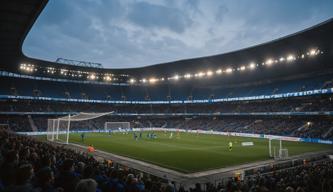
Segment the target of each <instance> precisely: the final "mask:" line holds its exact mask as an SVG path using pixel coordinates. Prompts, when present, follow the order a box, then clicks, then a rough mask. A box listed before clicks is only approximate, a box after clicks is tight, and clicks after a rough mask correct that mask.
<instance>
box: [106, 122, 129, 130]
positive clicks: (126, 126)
mask: <svg viewBox="0 0 333 192" xmlns="http://www.w3.org/2000/svg"><path fill="white" fill-rule="evenodd" d="M111 124H113V125H121V126H120V127H119V126H114V127H113V128H109V126H108V125H111ZM123 125H124V126H123ZM119 128H121V129H130V128H131V123H130V122H128V121H122V122H120V121H119V122H113V121H110V122H105V123H104V130H105V131H109V130H111V129H112V130H119Z"/></svg>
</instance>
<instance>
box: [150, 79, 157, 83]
mask: <svg viewBox="0 0 333 192" xmlns="http://www.w3.org/2000/svg"><path fill="white" fill-rule="evenodd" d="M157 81H158V79H155V78H150V79H149V83H155V82H157Z"/></svg>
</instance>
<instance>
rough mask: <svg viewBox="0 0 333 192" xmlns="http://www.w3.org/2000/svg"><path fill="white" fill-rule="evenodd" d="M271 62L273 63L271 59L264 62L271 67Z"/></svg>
mask: <svg viewBox="0 0 333 192" xmlns="http://www.w3.org/2000/svg"><path fill="white" fill-rule="evenodd" d="M273 62H274V61H273V59H267V60H266V62H265V64H266V65H272V64H273Z"/></svg>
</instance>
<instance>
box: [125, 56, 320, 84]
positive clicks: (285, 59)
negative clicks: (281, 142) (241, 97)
mask: <svg viewBox="0 0 333 192" xmlns="http://www.w3.org/2000/svg"><path fill="white" fill-rule="evenodd" d="M322 53H323V52H322V51H320V50H319V49H311V50H309V51H308V52H307V53H306V54H302V55H300V56H298V57H297V56H295V55H293V54H289V55H287V56H286V57H280V58H278V59H273V58H269V59H267V60H266V61H265V62H263V63H261V64H260V63H254V62H251V63H250V64H248V65H242V66H240V67H237V68H232V67H229V68H225V69H217V70H215V71H212V70H208V71H206V72H204V71H201V72H198V73H194V74H193V73H186V74H184V75H178V74H177V75H174V76H172V77H168V78H154V77H153V78H149V79H147V78H143V79H141V80H139V82H141V83H151V84H154V83H156V82H159V81H165V80H166V79H167V80H174V81H177V80H180V79H192V78H203V77H211V76H213V75H222V74H230V73H232V72H234V71H245V70H254V69H255V68H257V67H259V66H261V65H262V66H265V65H266V66H271V65H273V64H276V63H279V62H281V63H282V62H287V63H290V62H293V61H295V60H297V59H304V58H305V57H306V56H309V57H313V56H316V55H318V54H322ZM129 83H131V84H134V83H136V80H135V79H130V81H129Z"/></svg>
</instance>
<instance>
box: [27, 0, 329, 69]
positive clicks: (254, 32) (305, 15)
mask: <svg viewBox="0 0 333 192" xmlns="http://www.w3.org/2000/svg"><path fill="white" fill-rule="evenodd" d="M332 10H333V1H332V0H49V3H48V4H47V5H46V7H45V9H44V10H43V12H42V13H41V15H40V16H39V18H38V19H37V21H36V23H35V24H34V25H33V27H32V29H31V31H30V32H29V34H28V36H27V38H26V39H25V41H24V44H23V52H24V54H26V55H27V56H30V57H35V58H40V59H45V60H49V61H55V60H56V59H57V58H66V59H74V60H80V61H89V62H96V63H101V64H102V65H103V66H104V67H105V68H134V67H142V66H148V65H153V64H159V63H165V62H171V61H176V60H182V59H188V58H196V57H202V56H209V55H215V54H221V53H226V52H230V51H235V50H239V49H242V48H246V47H250V46H254V45H257V44H261V43H265V42H268V41H271V40H274V39H277V38H280V37H283V36H286V35H289V34H292V33H295V32H298V31H300V30H303V29H306V28H308V27H311V26H313V25H316V24H318V23H320V22H323V21H325V20H327V19H330V18H331V17H333V11H332Z"/></svg>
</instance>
